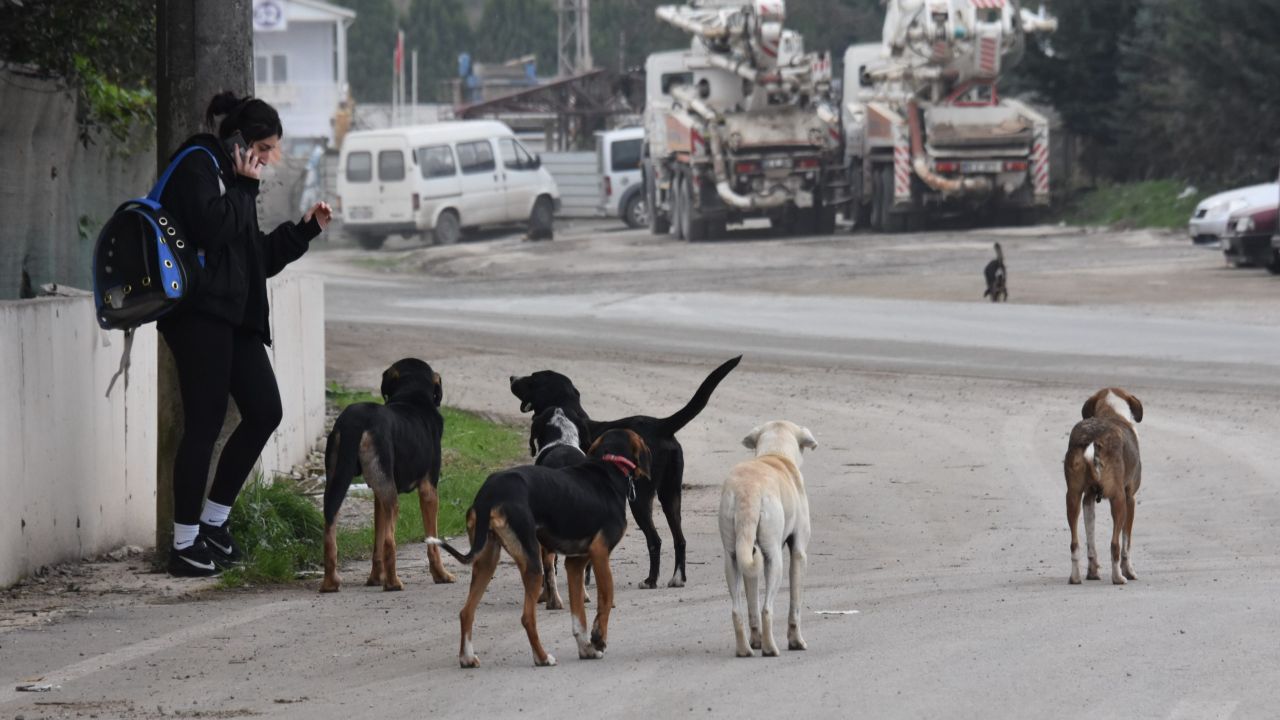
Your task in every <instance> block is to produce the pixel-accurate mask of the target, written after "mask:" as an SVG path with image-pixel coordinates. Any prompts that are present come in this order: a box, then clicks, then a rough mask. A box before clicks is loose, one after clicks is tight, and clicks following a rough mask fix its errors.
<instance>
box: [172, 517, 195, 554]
mask: <svg viewBox="0 0 1280 720" xmlns="http://www.w3.org/2000/svg"><path fill="white" fill-rule="evenodd" d="M199 534H200V526H199V525H183V524H181V523H174V524H173V548H174V549H175V550H185V549H186V548H189V547H191V544H192V543H194V542H195V541H196V536H197V535H199Z"/></svg>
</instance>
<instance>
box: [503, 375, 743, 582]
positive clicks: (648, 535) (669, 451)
mask: <svg viewBox="0 0 1280 720" xmlns="http://www.w3.org/2000/svg"><path fill="white" fill-rule="evenodd" d="M741 360H742V356H741V355H739V356H738V357H736V358H733V359H732V360H729V361H727V362H725V363H724V364H723V365H721V366H720V367H718V368H716V369H715V370H713V371H712V372H711V374H710V375H708V376H707V379H706V380H703V381H702V385H701V386H700V387H699V388H698V391H697V392H696V393H694V395H693V399H691V400H690V401H689V404H687V405H685V406H684V407H683V408H681V409H680V411H679V412H677V413H676V414H674V415H672V416H670V417H666V418H654V417H650V416H648V415H635V416H632V417H627V418H622V419H620V420H611V421H608V422H599V421H596V420H592V419H591V418H590V416H588V415H587V411H586V410H583V409H582V401H581V396H580V395H579V394H578V389H577V388H576V387H574V386H573V381H571V380H570V379H569V378H567V377H565V376H564V375H561V374H560V373H557V372H552V371H550V370H540V371H538V372H535V373H533V374H532V375H529V376H527V377H512V378H511V392H512V394H514V395H515V396H516V397H517V398H519V399H520V411H521V412H528V411H530V410H533V411H534V412H535V413H539V412H542V411H544V410H546V409H547V408H551V407H559V408H561V409H562V410H563V411H564V414H565V415H566V416H567V417H568V418H569V419H570V420H571V421H573V424H574V425H575V426H576V427H577V428H578V434H579V439H580V440H581V441H582V442H583V447H584V448H585V447H586V444H587V443H589V442H590V441H591V440H592V439H593V438H597V437H600V436H601V435H602V434H603V433H605V432H607V431H609V430H613V429H624V430H632V431H634V432H636V433H637V434H639V435H640V438H641V439H642V440H644V442H645V445H647V446H648V447H649V450H650V451H651V452H652V453H653V472H652V473H651V477H649V478H645V479H643V480H639V481H637V482H636V497H635V499H634V500H632V501H631V514H632V516H634V517H635V519H636V525H639V526H640V530H641V532H643V533H644V538H645V543H646V544H647V545H648V546H649V576H648V577H647V578H645V580H644V582H642V583H640V587H642V588H653V587H657V584H658V566H659V564H660V561H661V555H662V539H661V538H660V537H658V529H657V528H656V527H655V526H654V524H653V497H654V495H655V494H656V495H657V496H658V501H659V502H660V503H661V505H662V512H663V513H664V514H665V515H666V516H667V525H668V526H669V527H670V528H671V537H672V541H673V543H674V544H675V551H676V566H675V570H674V571H673V572H672V575H671V581H670V582H669V583H667V585H668V586H669V587H683V586H684V583H685V580H686V579H687V578H686V575H685V539H684V531H683V530H681V528H680V490H681V486H682V484H683V483H684V449H683V448H682V447H680V441H678V440H676V433H677V432H679V431H680V429H681V428H683V427H684V426H685V425H687V424H689V422H690V421H691V420H693V419H694V418H695V417H697V416H698V413H700V412H702V410H703V408H705V407H706V406H707V401H708V400H710V399H711V393H712V392H714V391H715V389H716V386H717V385H719V384H720V381H721V380H723V379H724V378H725V376H727V375H728V374H729V372H730V371H732V370H733V369H734V368H735V367H737V366H738V362H739V361H741Z"/></svg>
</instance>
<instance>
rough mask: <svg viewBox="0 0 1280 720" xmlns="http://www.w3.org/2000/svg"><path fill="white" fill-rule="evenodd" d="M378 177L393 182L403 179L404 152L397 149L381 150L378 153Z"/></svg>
mask: <svg viewBox="0 0 1280 720" xmlns="http://www.w3.org/2000/svg"><path fill="white" fill-rule="evenodd" d="M378 179H379V180H381V181H383V182H394V181H396V180H403V179H404V153H402V152H400V151H399V150H383V151H381V152H379V153H378Z"/></svg>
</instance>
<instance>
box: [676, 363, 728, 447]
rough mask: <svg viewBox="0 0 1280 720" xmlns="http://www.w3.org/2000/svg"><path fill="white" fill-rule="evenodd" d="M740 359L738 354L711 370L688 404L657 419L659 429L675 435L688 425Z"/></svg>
mask: <svg viewBox="0 0 1280 720" xmlns="http://www.w3.org/2000/svg"><path fill="white" fill-rule="evenodd" d="M741 361H742V356H741V355H739V356H738V357H735V358H731V359H729V360H727V361H725V362H724V364H722V365H721V366H720V367H718V368H716V369H715V370H712V371H711V374H710V375H708V376H707V379H706V380H703V381H702V384H701V385H699V386H698V391H697V392H696V393H694V394H693V399H691V400H690V401H689V404H688V405H685V406H684V407H682V408H680V410H679V411H677V412H676V414H674V415H672V416H671V417H668V418H663V419H662V420H660V421H658V426H659V431H660V432H662V433H665V434H667V435H675V434H676V433H677V432H680V429H681V428H683V427H684V426H685V425H688V424H689V422H690V421H692V420H693V419H694V418H696V417H698V413H700V412H702V410H703V409H704V408H706V407H707V401H709V400H710V399H711V393H713V392H715V390H716V386H717V385H719V384H720V381H721V380H724V379H725V377H726V376H727V375H728V374H729V373H730V372H731V371H732V370H733V369H734V368H736V367H738V363H739V362H741Z"/></svg>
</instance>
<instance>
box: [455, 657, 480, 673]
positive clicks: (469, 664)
mask: <svg viewBox="0 0 1280 720" xmlns="http://www.w3.org/2000/svg"><path fill="white" fill-rule="evenodd" d="M458 666H459V667H461V668H462V669H463V670H469V669H471V668H478V667H480V658H478V657H476V656H475V655H459V656H458Z"/></svg>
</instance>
